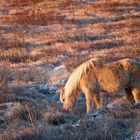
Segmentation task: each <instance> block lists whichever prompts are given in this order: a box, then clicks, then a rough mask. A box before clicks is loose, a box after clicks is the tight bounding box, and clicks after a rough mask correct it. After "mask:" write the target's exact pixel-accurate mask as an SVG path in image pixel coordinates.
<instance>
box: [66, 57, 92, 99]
mask: <svg viewBox="0 0 140 140" xmlns="http://www.w3.org/2000/svg"><path fill="white" fill-rule="evenodd" d="M93 60H94V59H90V60H88V61H86V62H84V63H83V64H81V65H80V66H79V67H77V68H76V69H75V70H74V71H73V72H72V74H71V75H70V77H69V79H68V81H67V83H66V85H65V87H64V89H65V97H68V96H71V95H72V94H73V93H74V92H75V91H76V90H77V88H78V84H79V82H80V79H81V77H82V75H83V74H85V75H86V73H87V70H89V69H91V68H93V67H94V64H93Z"/></svg>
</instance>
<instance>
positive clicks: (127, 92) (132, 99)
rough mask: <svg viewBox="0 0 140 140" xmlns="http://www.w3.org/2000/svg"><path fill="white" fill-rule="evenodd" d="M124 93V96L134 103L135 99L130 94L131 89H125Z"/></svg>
mask: <svg viewBox="0 0 140 140" xmlns="http://www.w3.org/2000/svg"><path fill="white" fill-rule="evenodd" d="M125 93H126V97H127V99H128V101H129V102H131V103H135V99H134V96H133V94H132V89H131V88H127V89H125Z"/></svg>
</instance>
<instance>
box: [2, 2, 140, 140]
mask: <svg viewBox="0 0 140 140" xmlns="http://www.w3.org/2000/svg"><path fill="white" fill-rule="evenodd" d="M96 57H98V58H99V59H101V60H102V61H103V62H111V61H114V60H119V59H121V58H126V57H130V58H135V59H137V60H139V61H140V1H139V0H0V94H1V96H0V140H65V139H70V140H75V139H78V140H90V139H94V140H132V139H136V137H137V135H138V134H140V118H139V115H140V108H132V107H131V106H130V104H129V103H128V102H127V101H126V99H125V96H119V97H115V98H114V97H110V100H109V101H110V104H111V105H112V104H113V105H115V107H114V106H113V108H110V109H105V108H104V109H101V110H99V111H98V112H96V110H94V111H95V114H97V115H95V114H93V117H91V118H86V117H85V104H84V97H83V96H79V97H78V105H77V106H76V109H75V111H74V113H67V112H64V111H63V110H62V105H61V104H60V101H59V90H60V88H61V87H62V86H63V85H64V83H65V81H66V80H67V78H68V76H69V74H70V73H71V72H72V71H73V69H74V68H76V67H77V66H78V65H79V64H81V63H82V62H84V61H85V60H88V59H90V58H96ZM116 106H117V107H116Z"/></svg>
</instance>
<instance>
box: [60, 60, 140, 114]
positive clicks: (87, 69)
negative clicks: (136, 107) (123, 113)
mask: <svg viewBox="0 0 140 140" xmlns="http://www.w3.org/2000/svg"><path fill="white" fill-rule="evenodd" d="M122 90H125V93H126V96H127V99H128V100H129V101H130V102H131V103H138V102H140V63H139V62H138V61H136V60H134V59H130V58H126V59H122V60H118V61H114V62H110V63H107V64H104V63H102V62H101V61H100V60H99V59H96V60H95V59H90V60H88V61H86V62H84V63H83V64H81V65H80V66H79V67H77V68H76V69H75V70H74V71H73V72H72V74H71V75H70V77H69V79H68V81H67V83H66V85H65V87H64V88H63V89H62V90H61V92H60V101H61V102H62V103H63V108H64V109H65V110H68V111H71V110H73V108H74V105H75V103H76V97H77V95H78V93H79V92H80V91H82V92H83V93H84V95H85V99H86V108H87V113H90V112H91V111H92V102H93V100H94V101H95V104H96V107H97V109H98V108H100V107H101V103H100V92H106V93H109V94H112V93H114V92H120V91H122Z"/></svg>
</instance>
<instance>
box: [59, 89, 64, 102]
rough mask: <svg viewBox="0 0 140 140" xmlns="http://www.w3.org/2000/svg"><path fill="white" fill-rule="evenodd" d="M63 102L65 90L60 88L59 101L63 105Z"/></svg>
mask: <svg viewBox="0 0 140 140" xmlns="http://www.w3.org/2000/svg"><path fill="white" fill-rule="evenodd" d="M64 100H65V89H64V88H62V89H61V91H60V101H61V102H62V103H63V102H64Z"/></svg>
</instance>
